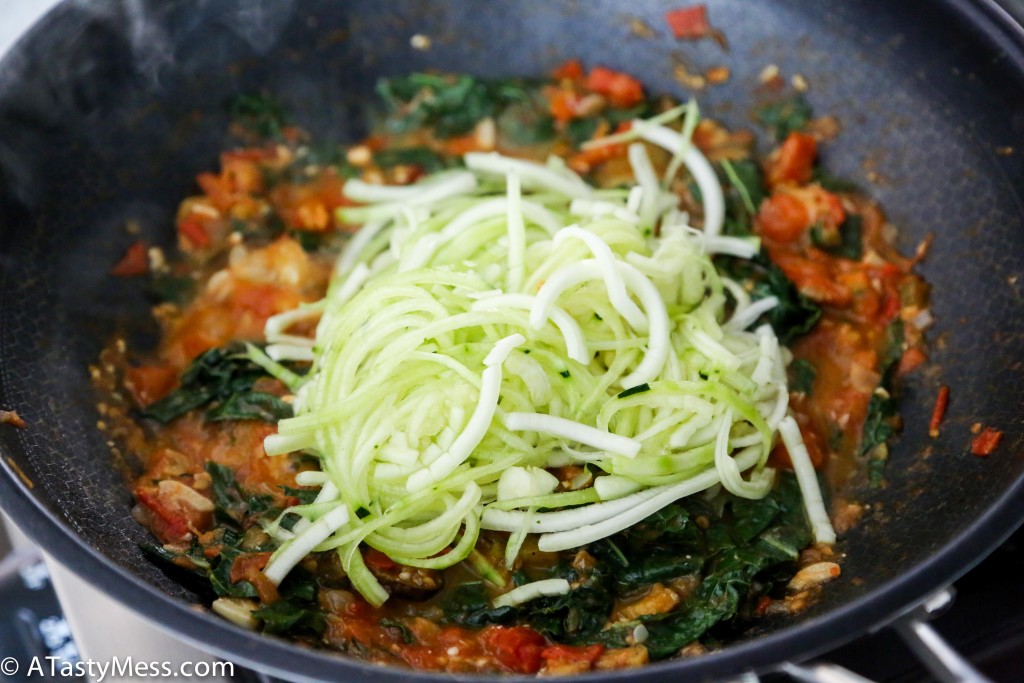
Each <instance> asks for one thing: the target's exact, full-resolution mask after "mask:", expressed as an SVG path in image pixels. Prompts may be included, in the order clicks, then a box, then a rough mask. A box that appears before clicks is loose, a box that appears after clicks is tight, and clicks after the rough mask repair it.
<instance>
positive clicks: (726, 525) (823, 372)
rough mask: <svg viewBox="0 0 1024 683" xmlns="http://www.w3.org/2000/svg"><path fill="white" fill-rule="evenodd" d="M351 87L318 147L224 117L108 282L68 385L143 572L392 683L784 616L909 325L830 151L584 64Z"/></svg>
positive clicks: (883, 238) (840, 510)
mask: <svg viewBox="0 0 1024 683" xmlns="http://www.w3.org/2000/svg"><path fill="white" fill-rule="evenodd" d="M378 92H379V93H380V95H381V96H382V100H383V103H384V110H385V111H384V113H383V116H382V117H381V120H380V122H379V125H378V126H377V128H376V131H375V133H374V134H373V135H371V136H370V137H369V138H368V139H366V140H363V141H361V142H359V143H358V144H355V145H352V146H348V147H337V146H329V145H328V146H324V145H318V144H317V143H315V142H314V141H311V140H309V139H308V137H307V135H306V134H305V133H304V132H302V131H301V130H299V129H297V128H295V127H292V126H289V125H287V124H286V120H285V118H284V116H283V114H282V112H281V111H280V109H279V108H278V107H277V106H276V105H274V104H273V102H272V101H271V100H269V99H268V98H266V97H262V96H260V97H243V98H241V99H240V100H238V101H237V102H236V103H235V105H234V113H235V124H234V127H233V130H234V133H235V134H236V136H237V137H238V140H239V143H238V145H237V146H236V147H233V148H232V149H230V150H228V151H225V152H224V153H223V154H222V155H221V170H220V172H219V173H212V172H206V173H201V174H200V175H199V176H198V184H199V187H200V189H201V190H202V193H201V194H198V195H196V196H193V197H189V198H187V199H186V200H185V201H183V202H182V204H181V206H180V209H179V211H178V215H177V221H176V223H177V229H178V242H179V247H180V249H179V253H178V254H176V255H175V256H172V257H169V258H164V257H163V256H162V255H161V254H159V253H156V252H149V253H148V254H147V252H146V249H145V247H144V246H142V245H138V246H134V247H133V248H132V249H130V250H129V251H128V252H127V253H126V256H125V260H124V261H122V262H121V263H120V264H118V265H117V267H116V268H115V271H114V272H115V274H117V275H131V274H134V273H139V272H142V271H144V270H149V269H150V266H153V268H152V270H153V272H152V274H151V276H150V282H149V285H148V286H149V288H150V290H151V292H152V293H153V294H154V296H158V297H159V298H160V299H161V301H160V303H159V304H157V305H156V306H155V308H154V312H155V315H156V317H157V320H158V321H159V323H160V326H161V330H162V336H161V339H160V343H159V345H158V347H157V348H156V349H155V350H145V349H136V348H132V349H126V348H125V346H124V344H123V343H118V344H114V345H112V346H111V348H110V349H109V350H108V351H107V352H105V357H104V360H105V361H107V362H105V363H104V364H103V365H104V367H107V368H110V369H112V372H106V373H100V374H99V376H98V377H99V379H98V381H99V383H100V384H101V385H103V386H104V387H105V390H106V394H107V395H106V396H105V398H104V401H105V406H104V409H105V413H106V414H107V416H108V417H109V418H110V419H109V420H108V422H109V428H110V429H111V431H112V432H114V436H115V437H116V438H115V441H116V442H117V443H118V448H120V449H122V450H125V451H127V452H128V453H130V454H132V455H134V456H137V457H138V458H139V459H140V461H141V463H142V465H141V473H140V474H139V475H138V476H137V478H135V480H134V483H133V493H134V495H135V498H136V500H137V505H136V507H135V515H136V517H137V518H138V520H139V521H140V522H141V523H142V524H144V525H145V526H146V527H147V528H149V529H150V530H151V531H152V532H153V534H154V535H155V536H156V538H157V539H158V540H159V542H158V543H154V544H152V545H149V546H147V549H148V551H149V552H150V553H152V554H153V555H155V556H157V557H158V558H161V559H162V560H165V561H167V562H170V563H171V564H173V565H176V566H177V567H178V568H180V569H181V570H183V571H187V572H191V573H193V574H195V575H196V579H197V580H200V581H202V582H204V584H205V585H207V586H208V587H209V592H210V593H211V597H215V598H216V599H214V600H213V602H212V606H213V609H214V610H215V611H216V612H217V613H219V614H221V615H222V616H224V617H225V618H227V619H229V620H230V621H232V622H234V623H236V624H240V625H243V626H246V627H248V628H253V629H260V630H263V631H265V632H268V633H271V634H277V635H281V636H285V637H289V638H293V639H296V640H299V641H302V642H305V643H309V644H313V645H317V646H323V647H328V648H333V649H337V650H341V651H343V652H346V653H349V654H351V655H353V656H357V657H361V658H365V659H368V660H371V661H375V662H382V663H393V664H405V665H408V666H412V667H415V668H421V669H432V670H447V671H506V672H516V673H538V672H539V673H542V674H557V673H574V672H583V671H589V670H591V669H614V668H624V667H631V666H638V665H642V664H644V663H646V662H648V661H651V660H656V659H662V658H666V657H674V656H691V655H695V654H699V653H700V652H703V651H705V650H707V649H713V648H716V647H719V646H720V644H722V643H724V642H728V639H729V638H730V635H731V634H733V633H735V632H737V630H738V629H740V628H742V626H743V625H744V624H745V623H749V621H750V620H752V619H758V618H772V617H773V616H775V617H777V616H780V615H784V614H788V613H792V612H796V611H799V610H800V609H801V608H802V607H803V606H804V605H805V604H806V603H807V601H808V600H811V599H813V596H814V593H815V591H816V590H817V589H818V588H819V587H820V586H821V585H822V584H824V583H825V582H827V581H829V580H831V579H834V578H835V577H836V576H838V575H839V573H840V571H841V567H840V562H839V554H838V553H837V552H835V551H834V550H833V546H834V543H835V541H836V530H837V528H838V530H839V531H840V532H841V531H842V530H844V529H845V528H847V527H849V525H850V524H852V523H854V522H855V519H856V516H857V513H858V510H859V506H858V505H857V503H856V501H853V500H850V499H849V496H848V493H847V492H848V491H849V490H850V488H851V485H852V484H856V483H858V482H863V481H867V480H871V481H873V482H874V483H876V484H878V483H879V482H880V481H881V478H882V477H883V469H882V468H883V466H884V463H885V460H886V455H887V450H886V449H887V445H886V442H887V439H888V438H889V437H890V436H891V435H892V434H893V433H894V431H895V430H896V428H897V421H898V418H897V416H896V410H895V408H896V406H895V403H894V400H893V398H892V396H891V395H890V390H891V382H892V380H893V378H894V376H895V375H896V374H898V373H899V372H905V371H908V370H909V369H912V367H913V366H914V365H916V364H919V363H920V362H921V361H922V360H923V358H924V355H923V353H922V351H921V331H920V328H921V327H923V324H920V323H921V321H923V320H924V319H925V318H926V317H927V314H926V311H925V309H924V308H923V306H924V295H925V288H924V285H923V283H922V281H921V280H920V279H919V278H918V277H917V276H916V275H914V274H913V272H912V267H913V265H914V261H913V260H910V259H906V258H903V257H901V256H900V255H899V254H898V253H897V252H896V251H895V250H894V249H893V247H892V246H891V237H892V236H891V234H890V230H889V227H888V226H887V224H886V222H885V220H884V217H883V215H882V213H881V211H880V210H879V208H878V207H877V206H876V205H875V204H874V203H873V202H871V201H870V200H869V199H868V198H867V197H866V196H864V195H863V194H862V193H861V192H860V191H858V190H857V189H855V188H854V187H852V186H850V185H849V184H847V183H843V182H842V181H839V180H837V179H835V178H833V177H831V176H829V175H828V174H827V173H826V172H825V171H824V169H822V168H821V167H820V166H819V165H818V163H817V151H818V148H819V146H820V145H821V144H823V143H824V142H826V140H827V138H828V136H829V134H830V133H831V132H834V131H832V130H831V129H832V128H834V126H828V125H824V122H822V121H820V120H814V119H813V118H812V116H811V112H810V110H809V108H808V106H807V104H806V102H805V101H804V100H803V99H802V98H801V97H799V96H797V97H788V98H776V100H775V101H773V102H771V103H769V104H768V105H766V106H765V107H764V108H762V109H761V110H759V113H758V114H759V117H760V119H761V120H762V122H763V123H764V126H765V128H766V132H767V133H768V134H769V135H770V136H772V137H773V138H774V142H773V144H771V150H770V152H769V153H767V154H766V155H764V156H758V155H757V154H756V152H755V145H754V143H755V140H754V136H753V135H752V134H751V133H748V132H744V131H739V132H731V131H729V130H727V129H726V128H725V127H723V126H722V125H720V124H718V123H716V122H715V121H713V120H711V119H704V118H701V116H700V114H699V112H698V109H697V106H696V104H695V103H694V102H689V103H685V104H680V103H678V102H675V101H672V100H670V99H668V98H655V97H650V96H648V95H647V94H646V93H645V91H644V89H643V87H642V85H641V83H640V82H639V81H638V80H636V79H635V78H633V77H632V76H629V75H627V74H624V73H620V72H617V71H613V70H611V69H608V68H605V67H602V66H594V67H593V68H591V69H589V70H585V69H584V68H583V67H582V65H580V64H579V63H578V62H569V63H567V64H564V65H562V66H561V67H559V68H558V69H556V70H555V71H554V73H553V74H552V75H551V76H550V77H549V78H547V79H543V80H538V81H528V80H521V79H508V80H500V81H488V80H482V79H478V78H474V77H471V76H466V75H462V76H451V75H439V74H412V75H409V76H406V77H396V78H390V79H385V80H382V81H381V82H380V83H379V85H378ZM146 257H148V260H147V258H146ZM908 321H909V322H908ZM122 388H124V389H126V391H121V389H122ZM119 397H121V398H119Z"/></svg>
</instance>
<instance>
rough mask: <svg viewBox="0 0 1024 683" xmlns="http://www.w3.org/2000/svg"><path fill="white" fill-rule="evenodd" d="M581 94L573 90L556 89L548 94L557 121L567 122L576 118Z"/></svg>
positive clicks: (550, 107) (550, 108)
mask: <svg viewBox="0 0 1024 683" xmlns="http://www.w3.org/2000/svg"><path fill="white" fill-rule="evenodd" d="M579 99H580V98H579V96H578V95H577V94H576V93H575V92H573V91H572V90H564V89H562V88H557V89H554V90H553V91H552V92H551V94H550V95H548V102H549V110H550V112H551V117H552V118H554V119H555V121H559V122H561V123H566V122H568V121H571V120H573V119H574V118H576V107H577V105H578V104H579Z"/></svg>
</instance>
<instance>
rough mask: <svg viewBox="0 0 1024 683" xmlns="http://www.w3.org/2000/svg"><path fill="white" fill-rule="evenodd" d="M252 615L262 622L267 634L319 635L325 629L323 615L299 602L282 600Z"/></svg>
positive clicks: (310, 606) (305, 603) (314, 607)
mask: <svg viewBox="0 0 1024 683" xmlns="http://www.w3.org/2000/svg"><path fill="white" fill-rule="evenodd" d="M252 615H253V616H254V617H256V618H257V619H259V620H260V621H262V622H263V630H264V631H265V632H267V633H274V634H277V635H282V634H285V633H289V634H293V635H299V634H302V633H309V634H312V635H317V636H318V635H320V634H321V633H323V632H324V629H326V628H327V620H326V619H325V618H324V614H323V612H322V611H321V610H319V609H318V608H317V607H316V606H315V605H312V604H310V603H307V602H305V601H300V600H291V599H284V600H278V601H277V602H274V603H271V604H269V605H266V606H264V607H261V608H259V609H257V610H254V611H253V613H252Z"/></svg>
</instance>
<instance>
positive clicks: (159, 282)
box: [144, 273, 196, 306]
mask: <svg viewBox="0 0 1024 683" xmlns="http://www.w3.org/2000/svg"><path fill="white" fill-rule="evenodd" d="M195 288H196V281H195V280H194V279H193V278H191V277H189V276H187V275H170V274H164V273H160V274H154V275H153V276H152V277H151V278H150V279H149V280H148V281H147V282H146V285H145V288H144V289H145V293H146V296H147V297H149V298H150V299H151V300H153V301H156V302H159V303H163V302H167V303H172V304H178V305H179V306H180V305H182V304H184V303H186V302H187V301H188V300H189V298H191V296H192V292H194V291H195Z"/></svg>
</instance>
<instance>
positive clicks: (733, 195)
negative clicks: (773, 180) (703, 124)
mask: <svg viewBox="0 0 1024 683" xmlns="http://www.w3.org/2000/svg"><path fill="white" fill-rule="evenodd" d="M722 171H723V174H724V175H725V180H726V181H727V182H724V183H723V188H724V190H725V221H724V223H723V225H722V231H723V232H724V233H725V234H727V235H733V236H737V237H742V236H746V235H750V234H752V233H753V222H754V215H755V214H757V211H758V208H759V207H760V206H761V202H762V201H764V198H765V196H766V192H765V188H764V179H763V178H762V176H761V168H760V166H758V165H757V162H755V161H754V160H752V159H740V160H738V161H732V162H729V161H723V162H722ZM691 192H696V193H697V194H695V195H694V196H699V190H697V189H696V184H694V185H693V186H692V187H691Z"/></svg>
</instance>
